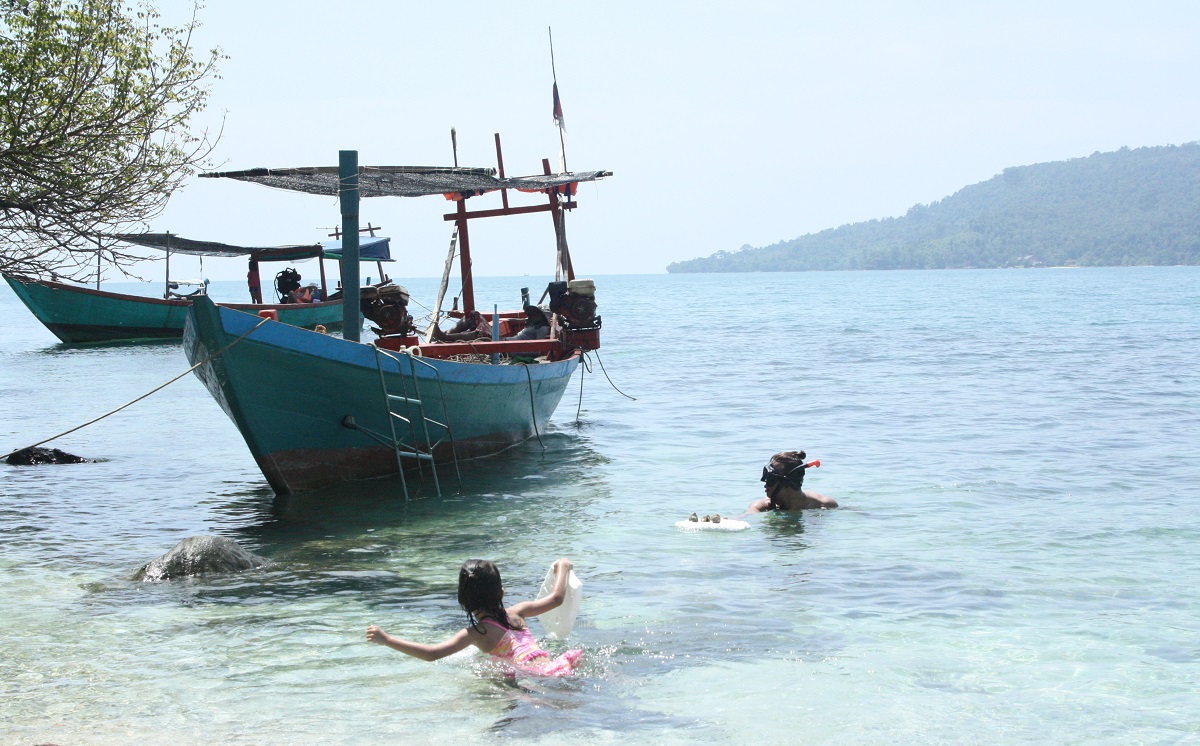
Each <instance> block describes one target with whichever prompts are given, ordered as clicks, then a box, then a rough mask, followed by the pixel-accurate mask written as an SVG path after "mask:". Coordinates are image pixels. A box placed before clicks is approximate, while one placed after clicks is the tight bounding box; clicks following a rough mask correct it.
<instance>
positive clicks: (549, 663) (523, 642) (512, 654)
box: [480, 619, 583, 676]
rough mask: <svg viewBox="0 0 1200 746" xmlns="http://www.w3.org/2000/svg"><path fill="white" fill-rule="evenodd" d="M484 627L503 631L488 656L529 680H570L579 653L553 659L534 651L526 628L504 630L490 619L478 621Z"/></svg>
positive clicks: (581, 653) (574, 651)
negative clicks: (524, 674) (566, 677)
mask: <svg viewBox="0 0 1200 746" xmlns="http://www.w3.org/2000/svg"><path fill="white" fill-rule="evenodd" d="M480 621H481V622H483V623H484V624H490V625H492V626H494V627H498V628H499V629H502V630H504V637H502V638H500V642H498V643H496V647H494V648H492V652H491V653H490V655H491V656H492V657H494V658H498V659H499V660H502V661H504V662H505V663H508V664H509V665H510V666H512V667H513V668H515V669H516V670H518V671H520V672H522V673H526V674H531V675H533V676H571V675H573V674H574V673H575V667H576V666H577V665H578V664H579V657H580V656H581V655H583V651H582V650H568V651H567V652H565V653H563V654H562V655H560V656H558V657H557V658H551V657H550V654H549V653H547V652H546V651H545V650H542V649H541V648H540V647H538V644H537V640H535V639H533V633H532V632H530V631H529V628H528V627H526V628H525V629H508V628H507V627H505V626H504V625H502V624H500V623H499V622H496V621H493V620H491V619H481V620H480Z"/></svg>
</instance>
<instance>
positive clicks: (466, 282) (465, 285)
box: [457, 198, 475, 312]
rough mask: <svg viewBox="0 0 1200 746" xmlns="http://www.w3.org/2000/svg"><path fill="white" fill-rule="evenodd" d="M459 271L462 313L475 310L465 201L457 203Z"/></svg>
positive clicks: (461, 200)
mask: <svg viewBox="0 0 1200 746" xmlns="http://www.w3.org/2000/svg"><path fill="white" fill-rule="evenodd" d="M457 218H458V243H459V246H460V248H459V252H458V259H459V265H458V267H459V269H458V274H459V275H460V276H461V277H462V299H463V312H466V311H474V310H475V283H474V281H473V280H472V279H471V241H470V239H468V238H467V200H466V199H465V198H464V199H460V200H459V201H458V215H457Z"/></svg>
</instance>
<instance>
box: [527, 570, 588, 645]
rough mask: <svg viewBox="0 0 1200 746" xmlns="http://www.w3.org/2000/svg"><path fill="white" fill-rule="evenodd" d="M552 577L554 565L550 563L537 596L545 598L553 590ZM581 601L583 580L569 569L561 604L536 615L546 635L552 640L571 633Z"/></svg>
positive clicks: (561, 638) (562, 637) (563, 637)
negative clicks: (548, 570)
mask: <svg viewBox="0 0 1200 746" xmlns="http://www.w3.org/2000/svg"><path fill="white" fill-rule="evenodd" d="M554 577H555V573H554V565H550V572H548V573H546V579H545V580H543V581H542V589H541V590H540V591H538V598H545V597H546V596H549V595H550V594H551V593H553V592H554ZM582 601H583V581H582V580H580V579H579V578H577V577H575V571H574V570H571V571H570V574H569V575H567V589H566V594H565V595H564V596H563V602H562V605H561V606H559V607H558V608H557V609H551V610H550V611H547V612H546V613H544V614H541V615H540V616H538V620H539V621H540V622H541V623H542V628H543V629H545V630H546V634H547V636H549V637H550V638H551V639H553V640H563V639H566V637H567V635H569V634H571V628H572V627H574V626H575V617H576V616H578V615H579V604H580V603H581V602H582Z"/></svg>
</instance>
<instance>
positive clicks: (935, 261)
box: [667, 142, 1200, 272]
mask: <svg viewBox="0 0 1200 746" xmlns="http://www.w3.org/2000/svg"><path fill="white" fill-rule="evenodd" d="M1147 264H1150V265H1177V264H1200V143H1197V142H1193V143H1187V144H1184V145H1178V146H1176V145H1168V146H1162V147H1153V148H1137V149H1135V150H1130V149H1129V148H1121V149H1120V150H1118V151H1116V152H1114V153H1099V152H1097V153H1093V154H1092V155H1090V156H1088V157H1086V158H1074V159H1072V160H1068V161H1056V162H1053V163H1039V164H1036V165H1032V166H1018V167H1014V168H1007V169H1005V170H1004V172H1003V173H1001V174H1000V175H998V176H996V177H994V178H992V179H989V180H988V181H985V182H982V183H979V184H974V185H972V186H969V187H966V188H964V189H961V190H959V191H958V192H956V193H955V194H952V195H950V196H949V197H946V198H945V199H942V200H940V201H937V202H933V203H931V204H928V205H915V206H913V207H912V208H911V209H910V210H909V211H908V213H907V214H906V215H904V216H903V217H899V218H884V219H882V220H869V221H867V222H864V223H854V224H851V225H843V226H841V227H840V228H830V229H829V230H824V231H821V232H820V233H811V234H808V235H805V236H800V237H799V238H795V239H792V240H790V241H782V242H780V243H777V244H773V245H771V246H763V247H761V248H754V247H751V246H743V247H742V248H741V249H740V250H739V251H734V252H730V251H718V252H717V253H716V254H713V255H712V256H709V257H701V258H698V259H689V260H687V261H682V262H675V263H673V264H671V265H669V266H668V267H667V271H668V272H796V271H804V270H843V269H953V268H994V267H1043V266H1070V267H1100V266H1129V265H1147Z"/></svg>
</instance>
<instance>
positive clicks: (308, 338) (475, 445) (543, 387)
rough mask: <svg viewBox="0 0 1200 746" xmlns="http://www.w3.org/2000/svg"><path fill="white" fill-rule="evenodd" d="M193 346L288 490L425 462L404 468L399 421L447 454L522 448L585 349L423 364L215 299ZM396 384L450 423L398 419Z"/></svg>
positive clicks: (198, 309) (417, 444)
mask: <svg viewBox="0 0 1200 746" xmlns="http://www.w3.org/2000/svg"><path fill="white" fill-rule="evenodd" d="M183 344H184V352H185V354H186V355H187V358H188V360H189V361H190V362H191V363H192V364H193V365H195V364H197V363H200V365H199V367H197V368H196V371H195V373H196V375H197V377H198V378H199V379H200V380H201V381H202V382H203V383H204V385H205V387H206V388H208V390H209V392H210V393H211V394H212V395H213V398H214V399H216V401H217V403H218V404H220V406H221V408H222V409H224V410H225V412H226V414H228V415H229V417H230V418H231V419H232V420H233V422H234V424H235V425H236V426H237V428H238V430H239V431H240V432H241V434H242V437H243V438H244V439H245V441H246V445H247V446H248V447H249V448H250V452H251V453H252V454H253V456H254V458H255V460H256V461H257V462H258V465H259V468H260V469H261V470H262V473H263V475H264V476H265V477H266V478H267V481H268V482H269V483H270V485H271V487H272V488H273V489H274V490H275V492H276V493H278V494H282V495H286V494H293V493H296V492H304V491H309V490H314V489H319V488H321V487H325V486H328V485H330V484H334V483H337V482H344V481H353V480H359V479H370V478H376V477H383V476H388V475H394V474H397V473H398V472H399V470H400V468H401V465H402V466H403V467H404V468H408V467H409V466H413V465H417V464H418V463H419V460H418V459H412V458H404V459H402V461H401V462H400V464H399V465H398V461H397V456H396V451H395V450H394V449H393V445H392V443H393V441H392V440H391V438H392V424H393V423H394V424H396V425H397V433H396V435H397V439H398V440H399V441H400V443H401V445H402V447H403V448H404V449H406V450H412V451H421V452H429V453H431V455H432V459H433V460H434V461H436V462H441V463H445V462H450V461H452V460H458V461H462V460H465V459H471V458H475V457H480V456H487V455H491V454H495V453H498V452H500V451H503V450H505V449H507V448H510V447H511V446H513V445H515V444H517V443H521V442H523V441H525V440H527V439H528V438H530V437H533V436H534V435H535V433H537V432H541V431H542V430H543V429H544V428H545V427H546V425H547V422H548V421H549V419H550V416H551V415H552V414H553V413H554V410H555V408H556V407H557V406H558V403H559V401H560V400H561V399H562V396H563V393H564V391H565V390H566V386H567V383H568V382H569V381H570V378H571V374H572V373H573V372H574V371H575V368H576V367H577V366H578V364H579V358H578V356H577V355H573V356H571V357H569V358H567V359H565V360H560V361H556V362H547V363H541V364H533V365H487V364H476V363H464V362H455V361H448V360H433V359H427V360H423V362H416V363H414V362H413V361H412V359H411V358H409V357H407V356H405V355H397V356H387V355H383V354H380V353H377V351H376V349H375V347H374V346H373V345H369V344H362V343H358V342H349V341H346V340H343V339H340V338H337V337H331V336H328V335H324V334H317V333H314V332H309V331H305V330H303V329H298V328H296V327H292V326H287V325H284V324H280V323H275V322H272V321H266V322H263V321H262V320H261V319H259V318H257V317H255V316H251V315H248V314H245V313H240V312H238V311H236V310H232V309H230V308H227V307H221V306H216V305H214V304H213V303H212V301H211V300H209V299H207V298H198V299H197V300H196V302H195V303H193V304H192V306H191V308H190V309H189V313H188V320H187V325H186V327H185V330H184V338H183ZM377 355H378V357H377ZM381 368H382V370H383V374H382V377H383V380H384V381H385V382H386V384H385V383H381V373H380V369H381ZM414 376H415V382H414ZM385 385H386V393H387V394H392V395H402V396H405V397H408V398H411V399H420V400H421V401H422V402H423V405H424V416H425V417H426V418H429V419H430V420H433V421H435V422H436V423H442V424H444V425H446V426H447V427H446V428H442V427H440V426H439V425H436V424H431V425H428V426H427V427H428V428H429V433H430V437H429V438H426V437H425V435H424V432H423V428H422V427H421V426H420V425H417V426H416V427H415V428H412V429H411V430H410V429H408V426H407V425H405V424H404V423H403V421H400V420H397V419H396V418H390V417H389V414H388V405H387V403H386V399H385V391H384V388H385ZM406 410H407V411H406ZM392 411H396V412H399V413H401V414H407V415H409V416H410V418H411V419H413V420H414V421H415V422H418V423H419V422H421V418H420V416H419V415H417V414H416V411H415V409H414V408H411V405H403V404H393V406H392ZM389 420H391V422H389Z"/></svg>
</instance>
